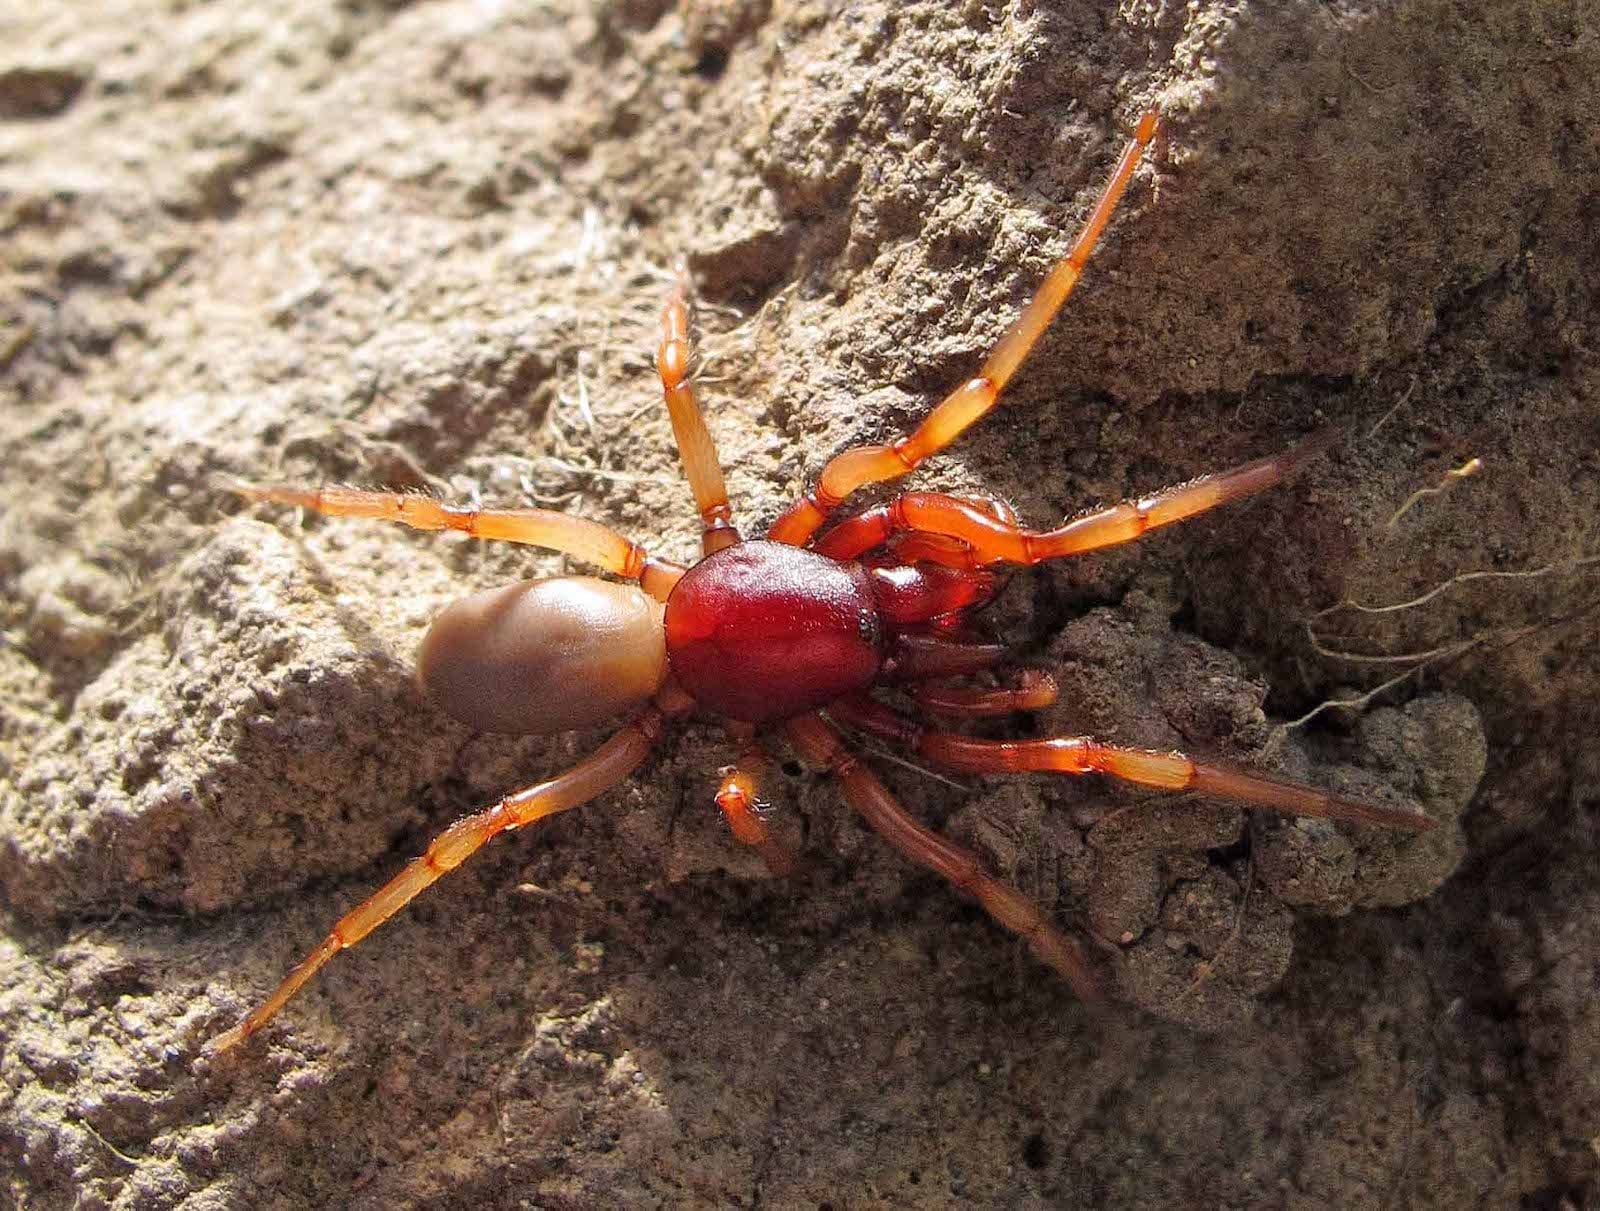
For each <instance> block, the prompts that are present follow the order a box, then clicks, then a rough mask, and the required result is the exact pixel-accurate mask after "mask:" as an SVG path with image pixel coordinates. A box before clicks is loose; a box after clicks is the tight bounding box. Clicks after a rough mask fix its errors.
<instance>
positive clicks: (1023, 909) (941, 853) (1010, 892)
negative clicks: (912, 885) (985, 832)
mask: <svg viewBox="0 0 1600 1211" xmlns="http://www.w3.org/2000/svg"><path fill="white" fill-rule="evenodd" d="M784 731H785V732H786V733H787V734H788V737H789V740H790V742H791V743H792V744H793V745H794V746H795V748H796V749H798V750H799V752H800V755H801V756H803V757H805V759H806V760H808V761H810V762H812V763H813V764H815V765H820V766H822V767H824V768H825V769H827V770H828V771H829V772H830V773H831V774H832V775H833V776H834V777H835V778H837V779H838V780H839V785H840V786H841V787H842V788H843V790H844V794H845V798H846V799H848V800H849V801H850V805H851V806H852V807H854V808H855V809H856V811H858V812H860V813H861V815H862V816H863V817H864V818H865V819H866V821H867V823H868V824H869V825H870V826H871V827H872V829H873V831H874V832H876V833H877V834H878V835H879V836H880V837H882V838H883V839H884V840H885V841H887V842H888V843H889V844H890V845H892V846H894V847H895V848H896V849H898V850H899V851H900V852H901V853H902V854H904V855H905V856H906V857H908V858H910V859H911V860H912V861H913V862H915V863H917V864H918V865H919V866H924V867H926V868H927V869H929V870H931V871H933V872H934V873H935V874H938V875H941V876H942V877H944V878H945V879H948V880H949V881H950V882H951V883H953V884H955V886H957V887H958V888H960V889H961V890H962V891H965V892H967V893H968V894H969V895H971V896H973V897H974V898H975V899H976V900H977V901H978V903H979V904H981V905H983V907H984V909H985V910H986V911H987V912H988V914H989V915H990V916H991V917H993V918H994V919H995V920H996V921H998V922H999V923H1000V924H1001V925H1003V926H1005V927H1006V928H1007V929H1009V930H1011V931H1012V932H1013V933H1015V934H1018V935H1019V936H1020V937H1021V938H1022V939H1023V941H1025V942H1027V944H1028V947H1029V949H1031V950H1032V951H1033V953H1034V954H1035V955H1037V956H1038V957H1039V959H1040V960H1042V961H1043V962H1044V963H1046V964H1048V965H1049V966H1051V967H1053V968H1055V969H1056V971H1058V972H1060V973H1061V975H1062V976H1064V977H1065V978H1066V980H1067V982H1068V983H1069V984H1070V985H1071V986H1072V989H1073V991H1074V992H1076V993H1077V994H1078V996H1079V997H1080V998H1081V999H1082V1000H1085V1001H1095V1000H1098V999H1099V998H1100V984H1099V981H1098V980H1096V979H1095V976H1094V974H1093V970H1092V968H1091V966H1090V963H1089V959H1088V957H1087V956H1086V955H1085V954H1084V950H1083V947H1082V946H1081V945H1079V943H1078V942H1077V941H1075V940H1074V939H1073V938H1071V937H1069V936H1068V935H1066V934H1064V933H1062V932H1061V931H1060V930H1059V929H1057V928H1056V927H1055V926H1054V925H1052V924H1050V922H1049V921H1048V920H1047V919H1046V918H1045V915H1044V913H1043V911H1041V910H1040V908H1039V906H1038V905H1037V904H1035V903H1034V902H1033V901H1031V900H1029V899H1028V898H1027V897H1026V896H1024V895H1023V894H1022V893H1021V892H1020V891H1018V890H1017V889H1016V888H1014V887H1012V886H1011V885H1010V884H1008V883H1003V882H1001V881H1000V880H999V879H996V878H995V877H994V876H993V875H990V874H989V873H988V872H987V871H985V870H984V869H983V865H982V863H981V862H979V860H978V858H977V855H975V854H973V853H971V852H970V851H969V850H966V849H963V848H962V847H961V846H959V845H957V844H956V843H955V842H953V841H951V840H949V839H948V838H946V837H942V836H940V835H939V834H938V833H936V832H933V831H932V830H931V829H928V828H925V827H924V826H923V825H921V824H919V823H918V822H917V821H916V820H914V819H912V817H911V816H910V815H909V814H908V813H907V812H906V810H905V808H903V807H901V806H900V804H899V803H898V802H896V800H895V798H894V796H893V795H891V794H890V793H889V791H888V789H887V788H886V787H885V786H884V785H883V783H882V782H880V781H878V778H877V776H876V775H875V774H873V772H872V771H871V770H869V769H868V768H867V767H866V766H865V765H863V764H862V763H861V762H860V761H859V760H857V758H856V757H855V755H854V754H852V753H851V752H850V750H849V749H848V748H847V747H846V746H845V743H844V740H843V739H842V738H841V737H840V735H839V733H838V732H836V731H835V730H834V729H833V726H832V725H831V724H829V723H828V722H827V721H826V720H825V719H823V718H822V716H820V715H815V714H812V715H803V716H801V717H800V718H798V719H791V720H790V721H789V722H788V723H786V724H785V725H784Z"/></svg>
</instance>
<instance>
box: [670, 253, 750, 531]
mask: <svg viewBox="0 0 1600 1211" xmlns="http://www.w3.org/2000/svg"><path fill="white" fill-rule="evenodd" d="M689 308H690V303H689V271H688V268H687V266H684V265H682V264H680V265H679V266H678V284H677V285H676V286H675V287H673V290H672V293H671V294H670V295H669V296H668V297H667V304H666V306H665V307H664V308H663V309H662V311H661V345H660V347H659V348H658V349H657V350H656V372H657V373H658V374H659V375H660V376H661V390H662V393H663V395H664V396H665V397H666V401H667V414H668V415H669V416H670V417H671V418H672V432H673V436H674V437H676V438H677V441H678V457H679V458H681V459H682V460H683V472H684V475H685V476H686V477H687V478H688V480H689V487H690V488H691V489H692V490H693V491H694V499H695V503H696V504H697V505H698V506H699V507H700V520H701V522H702V524H703V525H704V527H705V528H704V530H703V531H702V533H701V536H700V545H701V548H702V550H703V551H704V552H705V554H707V555H710V554H711V553H712V552H714V551H720V550H722V548H723V547H728V546H732V545H733V544H734V543H736V542H738V541H739V532H738V531H737V530H735V529H734V528H733V509H732V507H731V506H730V505H729V504H728V489H727V487H726V486H725V485H724V484H723V481H722V467H721V465H720V464H719V463H718V461H717V447H716V445H715V444H714V443H713V442H712V440H711V432H710V430H708V429H707V428H706V420H705V416H704V414H703V413H702V412H701V411H700V405H699V403H698V402H697V401H696V399H695V395H694V384H693V383H691V382H690V381H689V375H690V371H691V367H692V366H693V364H694V337H693V328H692V325H691V323H690V320H691V316H690V309H689Z"/></svg>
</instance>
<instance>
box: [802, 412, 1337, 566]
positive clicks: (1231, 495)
mask: <svg viewBox="0 0 1600 1211" xmlns="http://www.w3.org/2000/svg"><path fill="white" fill-rule="evenodd" d="M1337 436H1338V431H1337V430H1331V431H1327V432H1324V433H1321V434H1318V435H1317V436H1315V437H1312V438H1310V439H1309V440H1307V441H1303V442H1301V443H1300V444H1299V445H1297V446H1294V447H1293V448H1291V449H1288V450H1285V451H1283V452H1282V453H1279V454H1273V455H1269V456H1268V457H1266V458H1258V459H1256V460H1255V461H1254V462H1248V463H1245V464H1244V465H1243V466H1240V467H1234V468H1233V469H1232V470H1231V471H1219V472H1217V473H1216V474H1214V475H1203V476H1201V477H1200V478H1199V479H1194V480H1190V481H1189V482H1188V483H1186V484H1179V485H1177V486H1176V487H1172V488H1167V489H1165V490H1163V491H1160V492H1156V493H1154V494H1153V495H1150V496H1142V497H1140V498H1139V499H1138V500H1130V501H1125V502H1123V503H1122V504H1120V505H1112V506H1111V507H1110V508H1107V509H1101V510H1099V511H1097V512H1094V513H1090V514H1088V515H1087V516H1085V517H1079V518H1076V519H1074V520H1073V521H1069V522H1068V523H1067V524H1066V525H1064V526H1061V527H1060V528H1058V529H1055V530H1028V529H1025V528H1023V527H1022V526H1019V525H1015V524H1008V523H1006V522H1002V521H997V520H996V519H995V518H994V517H992V516H990V515H989V514H988V513H986V512H985V511H983V510H982V509H976V508H974V507H973V506H972V505H970V504H968V503H967V502H966V501H963V500H960V499H957V498H956V497H954V496H945V495H942V494H940V493H937V492H906V493H904V494H902V495H900V496H897V497H895V498H894V500H892V501H889V502H888V503H886V504H882V505H875V506H874V507H872V508H870V509H867V510H865V511H864V512H862V513H860V514H859V515H857V516H855V517H852V518H850V519H849V520H848V521H845V522H842V523H841V524H840V525H838V526H836V527H835V528H834V529H832V530H830V531H829V532H828V534H827V535H826V536H825V537H824V539H823V541H822V542H820V543H818V544H817V549H818V550H819V551H822V552H823V553H824V554H827V555H832V556H833V557H834V558H836V559H841V558H844V559H848V558H851V557H852V556H851V555H849V554H845V555H840V554H838V552H840V551H850V550H851V549H852V548H855V549H858V550H866V549H870V548H871V547H874V546H877V545H879V544H880V543H882V542H885V541H887V540H888V539H890V538H891V537H893V536H895V535H898V534H902V533H910V534H928V535H939V536H942V537H945V538H953V539H956V540H957V541H958V542H960V543H962V544H964V545H965V546H966V547H967V548H969V549H970V550H971V551H972V553H973V558H974V560H975V562H976V563H977V564H978V565H984V564H993V563H1011V564H1037V563H1043V562H1045V561H1046V560H1049V559H1062V558H1064V557H1066V556H1068V555H1082V554H1084V553H1085V552H1088V551H1097V550H1099V549H1101V548H1102V547H1113V546H1118V545H1120V544H1122V543H1127V542H1133V541H1134V540H1136V539H1139V538H1142V537H1143V536H1144V535H1145V534H1147V533H1148V532H1149V531H1151V530H1155V529H1159V528H1160V527H1162V526H1170V525H1172V524H1173V523H1174V522H1179V521H1184V520H1186V519H1188V518H1190V517H1194V516H1195V515H1197V514H1200V513H1204V512H1206V511H1207V510H1210V509H1215V508H1217V507H1218V506H1219V505H1225V504H1229V503H1231V502H1232V501H1236V500H1242V499H1243V498H1245V497H1247V496H1253V495H1255V494H1256V493H1257V492H1261V491H1264V490H1266V489H1267V488H1271V487H1275V486H1276V485H1278V484H1281V483H1282V482H1283V481H1284V480H1285V479H1287V478H1288V477H1289V475H1290V474H1291V473H1293V472H1294V471H1295V470H1296V469H1297V468H1298V467H1299V466H1300V464H1301V463H1303V462H1304V461H1305V460H1306V459H1307V458H1309V457H1310V456H1311V455H1313V454H1316V453H1320V452H1321V451H1322V450H1323V449H1325V448H1326V447H1327V446H1328V445H1329V444H1330V443H1331V442H1332V441H1333V440H1335V439H1336V438H1337ZM841 531H845V533H843V534H842V535H840V537H839V538H838V539H834V535H836V534H840V532H841ZM830 539H832V540H833V541H832V542H830V541H829V540H830ZM863 544H865V545H863Z"/></svg>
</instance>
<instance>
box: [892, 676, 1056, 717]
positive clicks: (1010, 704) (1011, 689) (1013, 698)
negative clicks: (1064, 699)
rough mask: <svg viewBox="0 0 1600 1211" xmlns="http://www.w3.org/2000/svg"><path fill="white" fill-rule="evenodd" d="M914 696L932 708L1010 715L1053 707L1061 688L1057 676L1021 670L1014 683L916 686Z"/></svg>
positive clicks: (966, 713) (951, 712)
mask: <svg viewBox="0 0 1600 1211" xmlns="http://www.w3.org/2000/svg"><path fill="white" fill-rule="evenodd" d="M911 696H912V697H913V698H915V699H916V700H917V701H918V702H919V703H921V704H922V705H923V706H925V707H927V708H928V709H929V710H931V711H939V712H942V713H944V714H947V715H963V716H967V717H969V718H972V717H982V716H985V715H1009V714H1010V713H1011V712H1013V711H1042V710H1044V708H1045V707H1047V706H1053V705H1054V704H1055V701H1056V699H1057V698H1058V697H1060V690H1059V689H1058V687H1057V686H1056V679H1055V678H1054V677H1052V676H1050V674H1049V673H1045V672H1041V671H1040V670H1038V669H1024V670H1023V671H1022V673H1021V675H1020V676H1018V678H1017V684H1016V685H1014V686H1002V687H1000V688H998V689H988V688H984V687H980V686H955V685H919V686H917V687H916V689H914V690H913V691H912V695H911Z"/></svg>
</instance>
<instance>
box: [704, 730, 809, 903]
mask: <svg viewBox="0 0 1600 1211" xmlns="http://www.w3.org/2000/svg"><path fill="white" fill-rule="evenodd" d="M766 767H767V757H766V754H765V753H763V752H762V751H761V749H760V748H759V747H757V746H756V745H755V744H754V743H751V744H749V745H748V746H746V748H745V750H744V751H743V753H741V754H740V756H739V764H738V765H729V766H726V767H724V768H723V770H722V785H721V786H720V787H719V788H718V790H717V806H718V807H719V808H721V809H722V814H723V816H724V817H726V819H727V821H728V827H729V828H731V829H732V830H733V835H734V839H735V840H737V841H738V842H739V843H740V844H741V845H748V846H750V848H751V849H753V850H755V851H756V852H757V853H758V854H760V855H761V860H762V861H763V862H765V863H766V864H767V869H768V870H769V871H771V872H772V873H773V874H774V875H777V876H778V877H779V878H783V877H784V876H787V875H791V874H793V873H794V869H795V865H796V862H795V856H794V854H793V853H791V852H790V850H789V847H788V846H786V845H784V844H783V843H782V842H781V841H779V840H777V838H775V837H774V836H773V835H772V834H771V833H770V832H769V831H768V830H767V823H766V821H765V820H763V819H762V818H761V812H762V810H763V809H765V807H766V804H765V803H764V802H762V800H761V798H760V796H759V794H758V792H757V788H756V778H757V776H758V775H759V774H761V773H762V772H764V771H765V770H766Z"/></svg>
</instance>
